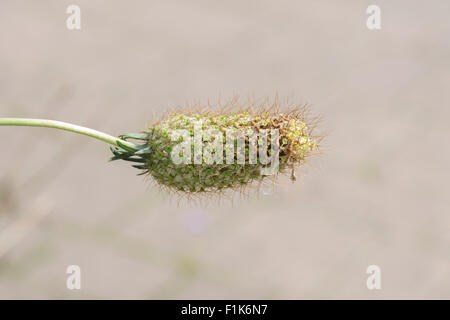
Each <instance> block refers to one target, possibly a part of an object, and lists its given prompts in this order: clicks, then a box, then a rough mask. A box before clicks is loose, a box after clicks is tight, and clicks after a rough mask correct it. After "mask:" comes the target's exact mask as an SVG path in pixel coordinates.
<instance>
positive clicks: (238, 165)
mask: <svg viewBox="0 0 450 320" xmlns="http://www.w3.org/2000/svg"><path fill="white" fill-rule="evenodd" d="M120 138H121V139H123V140H125V141H126V140H128V139H133V140H140V141H142V143H141V144H139V145H138V147H137V148H130V147H129V146H126V145H123V144H121V143H118V144H119V146H118V147H114V148H111V150H112V152H113V153H114V156H113V157H112V160H118V159H122V160H126V161H131V162H135V163H136V164H135V165H133V167H135V168H137V169H141V170H142V172H141V173H140V174H150V175H151V176H152V177H153V178H154V179H155V180H156V181H157V182H158V183H159V184H161V185H163V186H166V187H168V188H169V189H172V190H177V191H184V192H190V193H199V192H214V191H221V190H224V189H227V188H237V187H241V186H245V185H247V184H249V183H251V182H252V181H254V180H261V179H264V178H265V177H267V176H270V175H272V174H278V173H280V172H285V171H287V170H288V169H291V170H293V168H294V166H296V165H299V164H301V163H302V162H303V160H304V159H305V158H306V157H307V156H309V155H310V154H312V153H313V152H314V151H315V150H316V149H317V148H318V147H317V138H316V137H314V136H312V132H311V129H309V128H308V126H307V123H306V121H305V119H304V117H303V113H302V112H300V111H299V110H298V109H294V110H291V111H289V112H287V113H270V112H261V113H256V114H249V113H247V112H238V113H230V114H210V113H193V114H182V113H174V114H171V115H169V116H168V117H167V118H166V119H164V120H162V121H160V122H159V123H156V124H155V125H153V126H152V128H148V130H147V131H145V132H142V133H138V134H125V135H122V136H120ZM196 142H199V144H196ZM263 147H266V148H265V149H264V148H263ZM255 150H256V151H255ZM261 150H262V151H261ZM255 152H257V153H255ZM255 154H257V157H256V158H255V157H254V156H255ZM252 156H253V158H252ZM220 160H222V161H220ZM274 164H276V166H274ZM269 169H270V170H269Z"/></svg>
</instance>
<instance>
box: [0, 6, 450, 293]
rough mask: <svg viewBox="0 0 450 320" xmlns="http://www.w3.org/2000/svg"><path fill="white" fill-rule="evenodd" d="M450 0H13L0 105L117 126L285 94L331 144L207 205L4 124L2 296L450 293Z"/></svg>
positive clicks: (46, 136)
mask: <svg viewBox="0 0 450 320" xmlns="http://www.w3.org/2000/svg"><path fill="white" fill-rule="evenodd" d="M70 4H76V5H79V6H80V8H81V30H75V31H69V30H68V29H67V28H66V19H67V18H68V16H69V15H68V14H66V8H67V6H69V5H70ZM370 4H376V5H379V6H380V8H381V19H382V22H381V23H382V25H381V26H382V28H381V30H378V31H370V30H368V29H367V27H366V19H367V17H368V15H367V14H366V8H367V7H368V6H369V5H370ZM449 7H450V3H449V2H448V1H446V0H442V1H437V0H435V1H419V0H415V1H411V0H408V1H407V0H401V1H400V0H399V1H394V2H393V1H386V0H377V1H356V0H354V1H344V2H342V1H340V2H338V1H331V0H329V1H286V0H281V1H280V0H278V1H273V0H272V1H269V0H250V1H238V0H233V1H210V0H209V1H207V0H196V1H174V0H164V1H144V0H142V1H114V2H113V1H106V0H104V1H100V0H96V1H88V0H76V1H49V0H45V1H18V0H15V1H12V0H1V1H0V116H2V117H35V118H50V119H58V120H62V121H69V122H73V123H76V124H80V125H85V126H89V127H93V128H96V129H98V130H103V131H105V132H108V133H111V134H114V135H118V134H121V133H124V132H130V131H131V132H133V131H139V130H141V129H143V128H144V127H145V126H146V125H148V124H149V123H151V122H152V120H154V119H155V118H157V117H158V116H159V115H161V114H162V113H163V112H164V111H165V110H167V109H168V108H169V107H174V106H183V105H185V103H186V102H187V101H193V100H195V99H201V100H203V101H206V100H207V99H211V100H212V101H215V100H217V99H218V98H219V97H220V98H221V99H222V100H224V101H225V100H227V99H229V98H231V97H233V96H234V95H236V94H239V95H240V96H241V97H242V98H243V100H244V101H245V99H247V98H248V97H257V98H261V97H266V96H269V97H273V96H274V95H275V93H278V95H279V97H280V98H282V99H283V98H285V97H290V98H291V99H292V101H294V102H296V103H299V104H301V103H309V104H311V108H312V111H313V112H314V113H315V114H319V115H322V116H323V118H324V121H323V123H322V127H321V130H322V132H324V133H327V134H328V137H327V139H326V141H325V143H324V144H323V146H322V147H323V148H322V151H323V152H324V155H323V156H321V157H319V158H315V159H312V160H311V161H310V162H309V165H308V166H307V167H305V169H304V170H303V171H302V172H301V174H300V177H299V180H298V181H297V183H295V184H291V183H290V181H289V180H288V179H287V178H280V179H279V183H278V185H277V186H274V187H273V188H271V187H265V188H263V189H262V190H260V191H259V192H258V193H257V194H256V195H253V196H251V197H248V198H240V197H239V196H235V197H233V198H232V200H227V199H222V200H221V201H212V202H210V203H204V202H189V201H185V200H180V199H178V198H176V197H172V196H168V195H166V194H164V193H163V192H160V191H158V189H157V188H155V187H153V186H152V184H151V183H150V182H149V181H146V180H145V179H143V178H142V177H137V176H136V173H137V171H136V170H135V169H133V168H131V167H130V166H129V165H128V164H127V163H120V162H115V163H108V162H107V160H108V158H109V156H110V153H109V150H108V147H107V145H106V144H104V143H101V142H99V141H96V140H93V139H89V138H87V137H83V136H79V135H75V134H71V133H67V132H62V131H59V132H58V131H56V130H50V129H40V128H18V127H15V128H12V127H0V136H1V141H2V147H1V150H2V151H1V157H0V298H3V299H10V298H69V299H78V298H88V299H89V298H139V299H140V298H149V299H166V298H172V299H182V298H189V299H190V298H192V299H197V298H211V299H213V298H236V299H240V298H257V299H258V298H263V299H264V298H271V299H304V298H307V299H315V298H324V299H338V298H344V299H346V298H358V299H362V298H368V299H380V298H385V299H391V298H414V299H416V298H446V299H448V298H450V232H449V226H450V216H449V213H450V212H449V191H450V190H449V186H448V184H449V181H450V174H449V169H448V164H449V161H450V150H449V146H448V145H449V143H448V138H449V132H450V130H449V115H450V108H449V101H450V90H449V88H448V87H449V83H450V72H449V67H450V41H449V35H450V32H449V31H450V22H449V21H448V13H449ZM72 264H75V265H79V266H80V267H81V286H82V288H81V290H73V291H71V290H68V289H67V288H66V279H67V276H68V275H67V274H66V268H67V266H69V265H72ZM372 264H375V265H378V266H380V268H381V275H382V289H381V290H372V291H371V290H368V289H367V288H366V279H367V277H368V275H367V274H366V268H367V267H368V266H369V265H372Z"/></svg>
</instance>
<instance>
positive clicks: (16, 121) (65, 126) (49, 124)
mask: <svg viewBox="0 0 450 320" xmlns="http://www.w3.org/2000/svg"><path fill="white" fill-rule="evenodd" d="M0 126H24V127H45V128H54V129H61V130H66V131H70V132H75V133H78V134H83V135H85V136H88V137H92V138H95V139H98V140H101V141H104V142H107V143H109V144H112V145H114V146H118V147H120V146H119V144H118V142H119V143H120V144H123V145H124V146H127V147H130V148H133V149H135V148H136V147H137V146H136V145H135V144H134V143H131V142H128V141H125V140H122V139H119V138H116V137H114V136H111V135H109V134H106V133H103V132H100V131H97V130H93V129H89V128H85V127H81V126H77V125H74V124H70V123H66V122H61V121H55V120H46V119H26V118H0Z"/></svg>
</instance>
